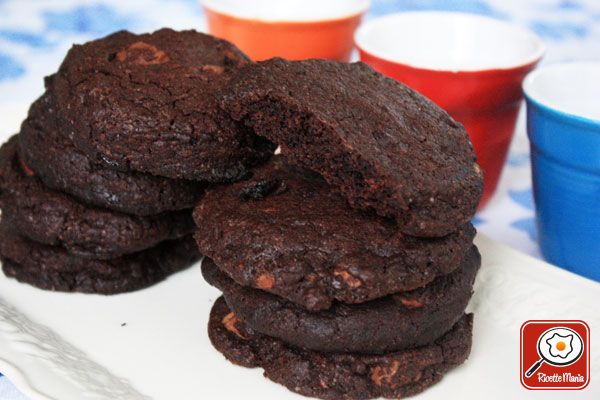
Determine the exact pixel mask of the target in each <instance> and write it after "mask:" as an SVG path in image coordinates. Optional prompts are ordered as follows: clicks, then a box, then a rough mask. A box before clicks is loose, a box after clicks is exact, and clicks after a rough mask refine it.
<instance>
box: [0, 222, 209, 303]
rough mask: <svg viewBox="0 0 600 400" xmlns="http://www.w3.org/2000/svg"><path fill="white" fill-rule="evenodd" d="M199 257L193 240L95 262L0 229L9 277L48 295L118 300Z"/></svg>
mask: <svg viewBox="0 0 600 400" xmlns="http://www.w3.org/2000/svg"><path fill="white" fill-rule="evenodd" d="M199 257H200V255H199V254H198V250H197V248H196V246H195V243H194V241H193V239H192V238H191V237H190V236H187V237H185V238H182V239H178V240H173V241H166V242H163V243H161V244H159V245H157V246H155V247H152V248H150V249H147V250H144V251H141V252H138V253H134V254H128V255H126V256H123V257H119V258H115V259H112V260H91V259H87V258H80V257H77V256H74V255H71V254H69V253H67V252H66V251H65V250H64V249H62V248H61V247H57V246H48V245H44V244H40V243H36V242H33V241H31V240H28V239H25V238H23V237H21V236H19V235H17V234H15V233H13V232H12V231H11V230H10V227H9V226H8V225H7V224H6V222H4V221H3V222H2V223H1V224H0V259H1V260H2V269H3V271H4V274H6V276H8V277H12V278H16V279H17V280H18V281H19V282H24V283H28V284H30V285H32V286H36V287H39V288H41V289H46V290H56V291H62V292H85V293H98V294H116V293H122V292H129V291H133V290H138V289H142V288H145V287H147V286H150V285H152V284H154V283H157V282H159V281H161V280H163V279H165V278H166V277H167V276H168V275H170V274H172V273H175V272H177V271H179V270H181V269H183V268H186V267H188V266H189V265H191V264H192V263H193V262H195V261H196V260H197V259H198V258H199Z"/></svg>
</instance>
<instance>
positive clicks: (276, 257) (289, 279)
mask: <svg viewBox="0 0 600 400" xmlns="http://www.w3.org/2000/svg"><path fill="white" fill-rule="evenodd" d="M194 219H195V221H196V224H197V225H198V227H197V230H196V232H197V233H196V240H197V242H198V245H199V247H200V251H201V252H202V253H203V254H205V255H206V256H208V257H210V258H212V259H213V260H214V262H215V263H216V264H217V265H218V266H219V268H220V269H221V270H223V271H224V272H225V273H227V274H228V275H229V276H230V277H231V278H232V279H233V280H235V281H236V282H237V283H239V284H240V285H242V286H250V287H254V288H257V289H262V290H265V291H268V292H271V293H273V294H276V295H279V296H281V297H283V298H285V299H288V300H290V301H292V302H294V303H297V304H299V305H301V306H303V307H305V308H307V309H310V310H323V309H327V308H329V307H330V306H331V304H332V302H333V301H335V300H337V301H340V302H344V303H363V302H366V301H369V300H372V299H376V298H378V297H382V296H385V295H388V294H392V293H396V292H399V291H406V290H412V289H416V288H418V287H422V286H425V285H427V284H428V283H429V282H431V281H433V280H434V279H435V278H436V277H437V276H441V275H445V274H448V273H450V272H452V271H453V270H455V269H456V268H457V267H458V266H459V265H460V263H461V261H462V259H463V257H464V255H465V254H466V253H467V251H468V250H469V249H470V248H471V243H472V240H473V237H474V235H475V230H474V228H473V227H472V226H471V225H470V224H467V225H464V226H463V227H462V228H461V229H459V230H458V231H457V232H454V233H452V234H450V235H448V236H445V237H442V238H430V239H424V238H417V237H411V236H407V235H405V234H403V233H402V232H401V231H400V230H399V229H398V226H397V225H396V224H395V223H394V221H393V220H389V219H385V218H382V217H379V216H377V215H376V214H374V213H372V212H365V211H360V210H355V209H352V208H350V207H349V206H348V204H347V202H346V200H345V199H344V198H343V197H342V196H341V195H340V194H339V193H338V192H337V191H336V190H335V188H333V187H331V186H329V185H328V184H327V183H326V182H325V180H324V179H323V178H321V177H320V176H319V175H317V174H315V173H312V172H311V171H308V170H304V169H302V168H299V167H295V166H292V165H290V164H289V163H287V162H286V161H285V159H284V158H283V157H282V156H275V157H273V158H272V159H271V160H270V161H269V162H268V163H267V164H265V165H263V166H261V167H259V168H257V169H255V170H254V171H253V172H252V178H250V179H248V180H245V181H241V182H237V183H234V184H232V185H221V186H217V187H214V188H211V189H210V190H208V191H207V192H206V194H205V196H204V197H203V199H202V200H201V201H200V203H199V204H198V206H197V207H196V209H195V210H194Z"/></svg>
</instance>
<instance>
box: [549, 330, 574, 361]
mask: <svg viewBox="0 0 600 400" xmlns="http://www.w3.org/2000/svg"><path fill="white" fill-rule="evenodd" d="M546 343H547V344H548V345H549V346H550V355H552V357H560V358H567V356H568V355H569V354H571V352H572V351H573V345H572V344H573V335H569V334H567V335H564V336H563V335H561V334H559V333H558V332H555V333H554V334H553V335H552V336H550V337H549V338H548V339H546Z"/></svg>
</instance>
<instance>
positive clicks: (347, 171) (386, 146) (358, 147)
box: [220, 59, 483, 237]
mask: <svg viewBox="0 0 600 400" xmlns="http://www.w3.org/2000/svg"><path fill="white" fill-rule="evenodd" d="M220 104H221V106H222V108H223V110H225V111H227V112H228V113H229V114H230V115H231V116H232V117H233V118H234V119H235V120H238V121H240V122H241V123H244V124H245V125H246V126H248V127H250V128H252V129H254V130H255V131H256V133H257V134H259V135H261V136H264V137H266V138H269V139H270V140H272V141H273V142H274V143H277V144H278V145H280V146H281V152H282V154H283V155H285V156H286V157H288V158H289V160H290V161H291V162H294V163H296V164H298V165H301V166H303V167H306V168H309V169H312V170H314V171H316V172H318V173H319V174H321V175H322V176H323V177H324V178H325V179H326V180H327V181H328V182H329V183H330V184H331V185H332V186H334V187H337V188H339V189H340V191H341V193H342V194H343V195H344V196H345V197H346V198H347V199H348V201H349V202H350V204H351V205H352V206H353V207H355V208H361V209H374V210H375V211H376V212H377V213H378V214H380V215H382V216H386V217H393V218H395V219H396V221H397V222H398V225H399V228H400V229H401V230H402V231H403V232H405V233H407V234H410V235H414V236H424V237H430V236H444V235H447V234H449V233H450V232H453V231H455V230H456V229H459V228H460V227H461V226H462V225H464V224H465V223H468V222H469V220H470V219H471V217H472V216H473V215H474V213H475V210H476V207H477V204H478V203H479V199H480V196H481V193H482V190H483V175H482V172H481V170H480V168H479V166H478V165H477V164H476V162H475V161H476V157H475V152H474V151H473V147H472V145H471V143H470V141H469V137H468V135H467V133H466V131H465V130H464V128H463V126H462V125H460V124H459V123H457V122H456V121H454V120H453V119H452V118H451V117H450V116H449V115H448V114H447V113H446V112H445V111H443V110H442V109H441V108H439V107H438V106H436V105H435V104H433V103H432V102H431V101H429V100H428V99H426V98H425V97H423V96H421V95H420V94H418V93H417V92H415V91H414V90H412V89H410V88H408V87H407V86H405V85H403V84H401V83H399V82H397V81H395V80H393V79H390V78H387V77H384V76H383V75H381V74H379V73H377V72H375V71H374V70H373V69H371V68H370V67H368V66H367V65H366V64H362V63H353V64H347V63H339V62H333V61H326V60H306V61H287V60H283V59H271V60H268V61H264V62H259V63H255V64H249V65H246V66H244V67H243V68H242V69H241V70H240V72H239V73H238V74H237V75H236V76H235V77H234V78H233V79H232V80H231V81H230V82H229V83H228V84H227V88H226V89H225V90H224V94H223V96H222V99H221V102H220Z"/></svg>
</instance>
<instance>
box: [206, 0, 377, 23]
mask: <svg viewBox="0 0 600 400" xmlns="http://www.w3.org/2000/svg"><path fill="white" fill-rule="evenodd" d="M198 1H199V2H200V5H201V6H202V7H204V8H205V9H206V10H208V11H211V12H213V13H216V14H221V15H226V16H228V17H232V18H235V19H239V20H244V21H253V22H260V23H264V24H290V23H292V24H311V23H318V22H326V21H338V20H344V19H349V18H354V17H357V16H359V15H363V14H365V13H366V12H367V11H368V10H369V8H370V7H371V1H372V0H353V1H354V2H356V6H355V7H352V8H350V10H349V11H348V12H345V13H339V15H335V16H330V17H324V18H318V17H313V18H297V19H294V18H286V19H281V18H261V17H252V16H248V15H244V14H243V13H238V12H235V11H232V10H228V9H226V8H224V7H222V5H221V4H219V3H220V1H219V0H198Z"/></svg>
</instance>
